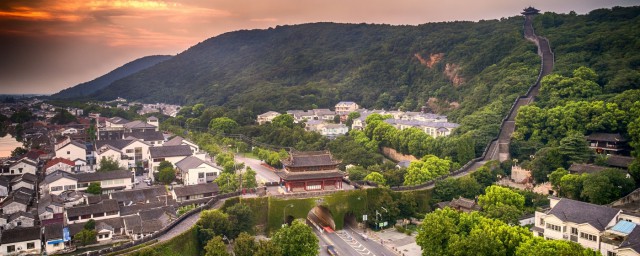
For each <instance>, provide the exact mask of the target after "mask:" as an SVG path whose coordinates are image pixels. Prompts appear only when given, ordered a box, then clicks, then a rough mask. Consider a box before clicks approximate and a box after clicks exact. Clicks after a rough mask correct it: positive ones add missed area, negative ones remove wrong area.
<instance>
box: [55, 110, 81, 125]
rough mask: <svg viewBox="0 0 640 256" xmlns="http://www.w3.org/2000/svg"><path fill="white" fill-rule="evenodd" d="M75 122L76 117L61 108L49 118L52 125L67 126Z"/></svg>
mask: <svg viewBox="0 0 640 256" xmlns="http://www.w3.org/2000/svg"><path fill="white" fill-rule="evenodd" d="M75 121H77V119H76V117H75V116H74V115H72V114H71V113H69V111H67V110H65V109H62V108H59V109H57V110H56V114H55V115H54V116H53V117H52V118H51V123H54V124H68V123H71V122H75Z"/></svg>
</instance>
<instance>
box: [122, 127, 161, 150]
mask: <svg viewBox="0 0 640 256" xmlns="http://www.w3.org/2000/svg"><path fill="white" fill-rule="evenodd" d="M123 138H124V139H125V140H131V139H139V140H141V141H144V142H146V143H147V144H149V145H151V146H160V145H162V144H163V143H164V135H163V134H162V132H159V131H154V130H146V131H139V130H134V131H131V132H125V133H124V134H123Z"/></svg>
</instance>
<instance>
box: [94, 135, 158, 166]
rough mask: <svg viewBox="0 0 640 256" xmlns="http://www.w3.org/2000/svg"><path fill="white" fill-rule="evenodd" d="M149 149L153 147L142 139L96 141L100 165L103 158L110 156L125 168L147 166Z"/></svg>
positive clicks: (97, 158)
mask: <svg viewBox="0 0 640 256" xmlns="http://www.w3.org/2000/svg"><path fill="white" fill-rule="evenodd" d="M149 147H151V145H150V144H149V143H147V142H144V141H142V140H140V139H125V140H100V141H96V150H95V154H96V161H97V162H98V165H99V162H100V161H101V160H102V156H105V157H109V156H110V157H114V159H117V160H118V162H119V163H120V166H121V167H123V168H130V167H134V166H146V165H147V164H148V163H147V161H148V158H147V155H148V154H149Z"/></svg>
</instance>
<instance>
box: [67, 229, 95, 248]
mask: <svg viewBox="0 0 640 256" xmlns="http://www.w3.org/2000/svg"><path fill="white" fill-rule="evenodd" d="M97 235H98V232H96V231H95V230H89V229H82V230H81V231H80V232H78V233H77V234H75V235H74V236H73V240H74V242H76V243H78V244H80V245H82V246H86V245H89V244H93V243H96V242H97V238H96V236H97Z"/></svg>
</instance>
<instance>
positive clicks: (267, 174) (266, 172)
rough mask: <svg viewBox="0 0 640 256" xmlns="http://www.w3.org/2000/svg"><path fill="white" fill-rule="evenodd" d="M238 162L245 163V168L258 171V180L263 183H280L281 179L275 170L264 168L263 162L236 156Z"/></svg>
mask: <svg viewBox="0 0 640 256" xmlns="http://www.w3.org/2000/svg"><path fill="white" fill-rule="evenodd" d="M236 161H238V162H242V163H244V165H245V166H248V167H251V169H253V170H254V171H256V179H257V180H258V181H262V182H273V181H280V177H278V175H276V174H275V173H274V172H273V170H271V169H269V168H267V167H264V166H263V165H261V164H262V161H261V160H258V159H253V158H248V157H244V156H242V155H239V154H238V155H236Z"/></svg>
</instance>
